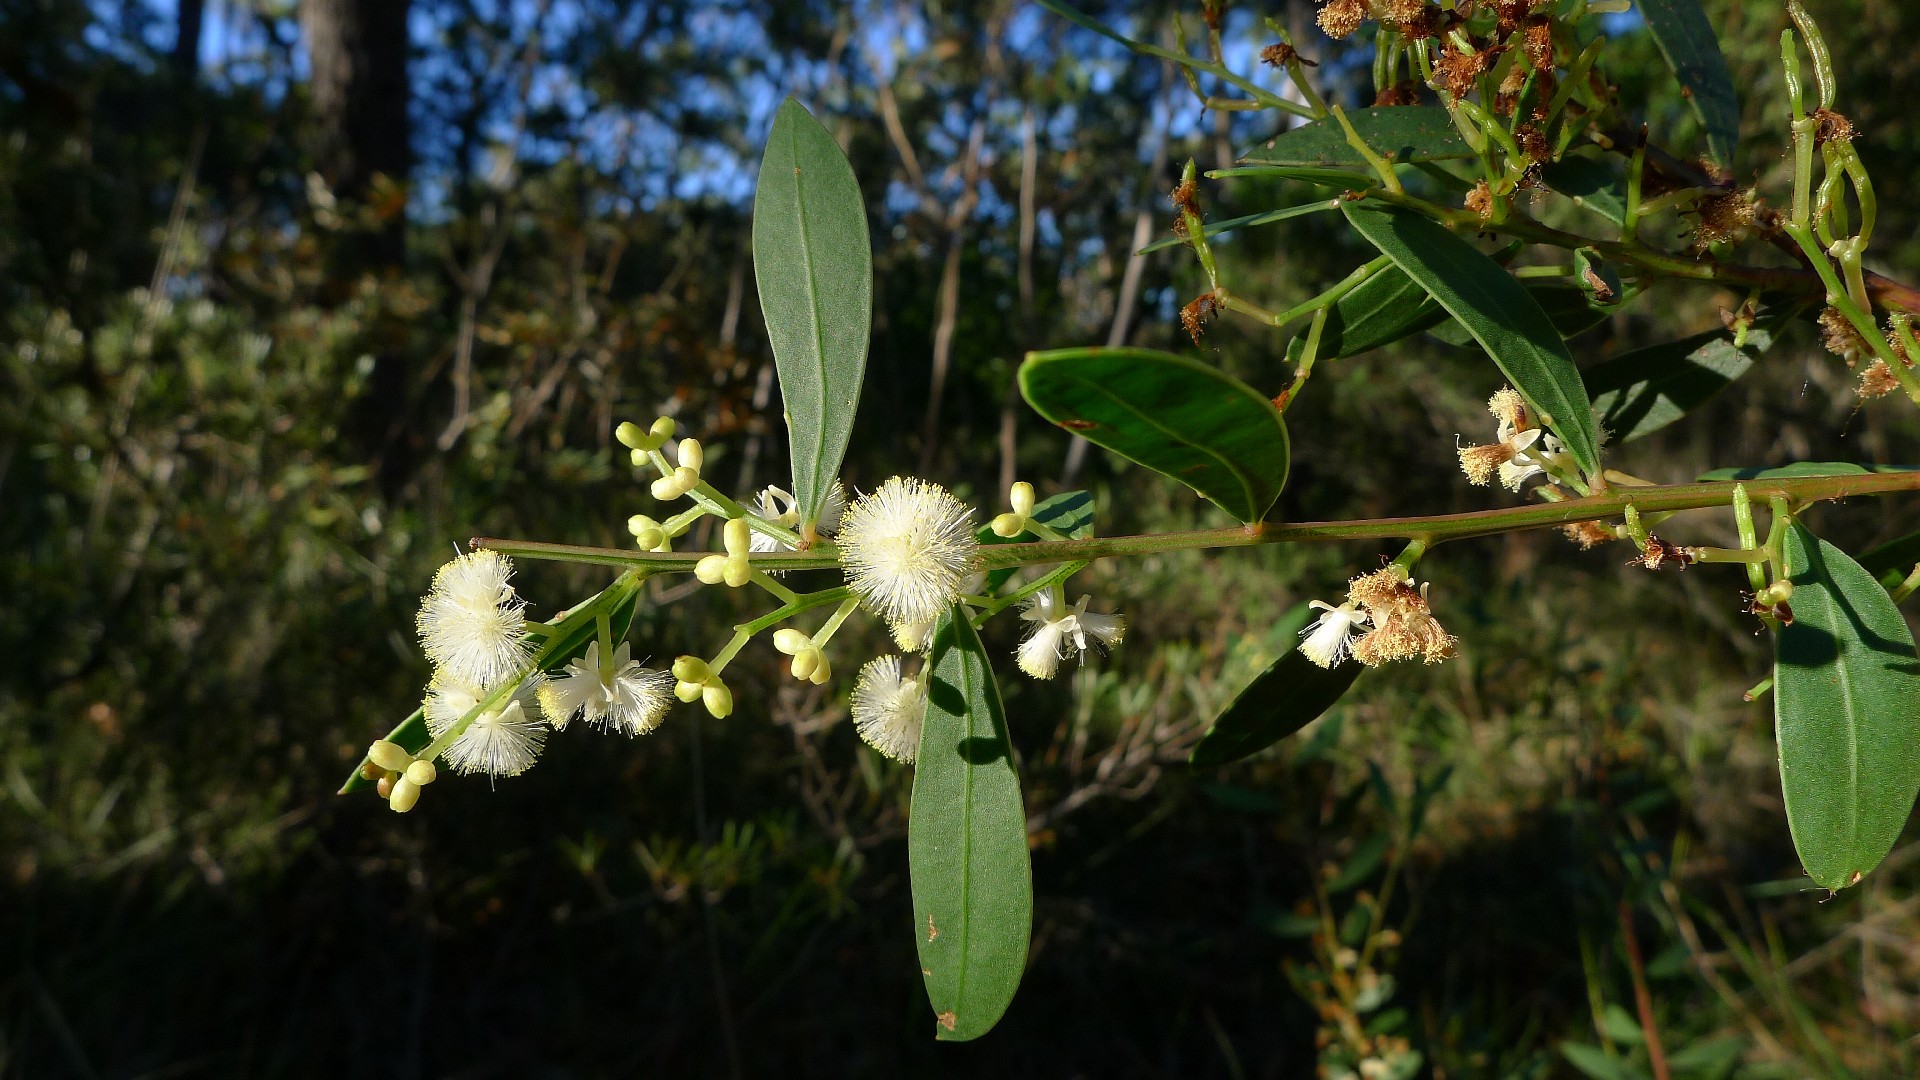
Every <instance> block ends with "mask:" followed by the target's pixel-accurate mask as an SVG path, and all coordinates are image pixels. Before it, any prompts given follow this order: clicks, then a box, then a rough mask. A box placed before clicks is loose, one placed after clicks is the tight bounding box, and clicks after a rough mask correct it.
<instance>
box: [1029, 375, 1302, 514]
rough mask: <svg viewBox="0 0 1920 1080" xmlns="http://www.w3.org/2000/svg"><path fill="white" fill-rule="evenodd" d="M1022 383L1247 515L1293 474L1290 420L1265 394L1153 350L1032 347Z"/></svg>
mask: <svg viewBox="0 0 1920 1080" xmlns="http://www.w3.org/2000/svg"><path fill="white" fill-rule="evenodd" d="M1020 391H1021V393H1023V394H1025V395H1026V398H1027V403H1028V404H1030V405H1032V406H1033V408H1034V410H1035V411H1036V412H1038V413H1039V414H1040V415H1041V416H1044V417H1046V418H1047V419H1048V420H1051V421H1053V422H1054V423H1056V424H1059V425H1060V426H1061V427H1064V428H1066V429H1068V430H1069V431H1074V432H1078V433H1079V434H1080V435H1082V436H1085V437H1086V439H1087V441H1088V442H1091V443H1095V444H1096V445H1099V446H1104V447H1106V448H1107V449H1109V450H1111V451H1113V452H1114V453H1116V454H1119V455H1120V456H1122V457H1124V458H1127V459H1129V460H1131V461H1135V462H1138V463H1140V464H1141V465H1145V466H1146V467H1147V468H1149V469H1152V470H1154V471H1155V472H1158V473H1160V474H1162V475H1164V476H1168V477H1171V478H1173V479H1175V480H1178V481H1180V482H1181V483H1183V484H1185V485H1187V486H1188V487H1190V488H1192V489H1193V490H1195V491H1197V492H1199V493H1200V494H1202V495H1204V496H1206V497H1207V498H1209V499H1211V500H1213V501H1214V502H1215V503H1216V504H1218V505H1219V506H1220V508H1221V509H1223V510H1225V511H1226V512H1227V513H1229V514H1232V515H1233V516H1234V517H1237V518H1239V519H1240V520H1241V521H1245V522H1255V521H1259V520H1260V519H1261V518H1262V517H1265V516H1266V513H1267V510H1268V509H1269V508H1271V507H1272V506H1273V503H1274V500H1275V499H1278V498H1279V497H1280V488H1281V487H1282V486H1283V485H1284V484H1286V482H1287V460H1288V458H1287V425H1286V423H1285V421H1283V420H1281V418H1280V410H1278V409H1276V408H1274V407H1273V402H1271V401H1269V400H1267V398H1266V396H1265V395H1263V394H1261V393H1260V391H1258V390H1255V389H1254V388H1253V387H1251V386H1248V385H1247V384H1246V383H1243V382H1241V381H1240V380H1239V379H1236V378H1234V377H1233V376H1231V375H1228V374H1226V373H1225V372H1222V371H1216V370H1215V369H1213V368H1210V367H1208V366H1207V365H1205V364H1202V363H1199V362H1198V361H1194V360H1188V359H1187V358H1185V357H1182V356H1174V355H1173V354H1171V353H1163V352H1154V351H1153V350H1151V349H1101V348H1087V349H1057V350H1055V351H1053V352H1036V353H1028V354H1027V359H1026V362H1025V363H1023V364H1021V365H1020Z"/></svg>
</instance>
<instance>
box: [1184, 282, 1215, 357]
mask: <svg viewBox="0 0 1920 1080" xmlns="http://www.w3.org/2000/svg"><path fill="white" fill-rule="evenodd" d="M1219 314H1220V302H1219V301H1218V300H1216V299H1214V296H1213V294H1212V293H1202V294H1201V295H1199V296H1197V297H1195V298H1194V300H1193V303H1191V304H1188V305H1187V306H1186V307H1183V308H1181V309H1180V325H1181V326H1184V327H1186V328H1187V334H1188V336H1190V337H1192V338H1193V343H1194V344H1195V345H1198V344H1200V338H1201V337H1202V336H1203V335H1204V334H1205V333H1206V332H1207V324H1208V323H1210V322H1212V321H1213V320H1214V317H1215V316H1217V315H1219Z"/></svg>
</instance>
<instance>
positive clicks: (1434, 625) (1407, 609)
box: [1300, 566, 1459, 668]
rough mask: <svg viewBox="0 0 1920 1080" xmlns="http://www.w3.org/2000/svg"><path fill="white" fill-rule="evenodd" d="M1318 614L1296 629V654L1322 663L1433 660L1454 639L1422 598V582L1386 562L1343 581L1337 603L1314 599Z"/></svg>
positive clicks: (1448, 650)
mask: <svg viewBox="0 0 1920 1080" xmlns="http://www.w3.org/2000/svg"><path fill="white" fill-rule="evenodd" d="M1311 606H1312V607H1314V608H1316V609H1318V610H1319V611H1320V613H1321V614H1320V617H1319V618H1318V619H1316V620H1314V622H1313V624H1312V625H1310V626H1308V627H1307V628H1306V629H1305V630H1302V631H1301V632H1300V637H1301V641H1300V655H1302V656H1304V657H1306V658H1307V659H1308V660H1310V661H1312V662H1313V663H1315V664H1317V665H1319V666H1320V667H1323V668H1332V667H1334V666H1335V665H1337V664H1339V663H1340V662H1342V661H1344V660H1346V659H1347V658H1348V657H1352V658H1353V659H1355V660H1358V661H1360V662H1361V663H1362V664H1365V665H1366V666H1368V667H1379V666H1380V665H1381V664H1384V663H1388V662H1390V661H1394V660H1414V659H1419V660H1424V661H1425V662H1427V663H1429V664H1437V663H1439V662H1440V661H1442V660H1445V659H1447V658H1448V657H1450V656H1452V655H1453V654H1454V651H1455V649H1456V648H1457V646H1458V645H1459V639H1458V638H1455V637H1454V636H1453V635H1452V634H1449V633H1447V632H1446V630H1445V629H1444V628H1442V627H1441V625H1440V623H1439V620H1437V619H1435V618H1434V617H1433V609H1432V608H1431V607H1430V606H1429V605H1428V603H1427V586H1426V585H1425V584H1421V585H1415V584H1414V583H1413V580H1412V578H1411V577H1410V576H1408V574H1407V572H1406V571H1405V570H1402V569H1401V568H1400V567H1398V566H1388V567H1384V568H1382V569H1379V570H1375V571H1374V572H1373V573H1371V574H1362V575H1360V576H1359V577H1356V578H1354V579H1353V580H1352V581H1350V582H1348V586H1347V602H1346V603H1344V604H1341V605H1340V606H1338V607H1335V606H1333V605H1332V604H1327V603H1322V602H1321V601H1318V600H1315V601H1313V602H1312V605H1311Z"/></svg>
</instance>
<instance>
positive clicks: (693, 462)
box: [680, 439, 707, 472]
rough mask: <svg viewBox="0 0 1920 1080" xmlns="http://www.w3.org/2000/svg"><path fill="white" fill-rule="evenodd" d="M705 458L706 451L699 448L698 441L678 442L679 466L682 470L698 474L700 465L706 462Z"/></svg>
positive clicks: (683, 440)
mask: <svg viewBox="0 0 1920 1080" xmlns="http://www.w3.org/2000/svg"><path fill="white" fill-rule="evenodd" d="M706 456H707V455H706V451H704V450H702V449H701V447H700V440H699V439H681V440H680V465H681V467H682V468H687V469H692V470H693V471H694V472H699V471H700V466H701V464H702V463H703V462H704V461H705V460H706Z"/></svg>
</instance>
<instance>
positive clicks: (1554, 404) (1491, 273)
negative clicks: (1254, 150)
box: [1341, 202, 1600, 476]
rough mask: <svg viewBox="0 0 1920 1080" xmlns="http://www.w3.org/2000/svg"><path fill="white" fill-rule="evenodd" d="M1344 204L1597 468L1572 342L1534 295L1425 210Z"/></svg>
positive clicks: (1592, 470) (1570, 446) (1588, 406)
mask: <svg viewBox="0 0 1920 1080" xmlns="http://www.w3.org/2000/svg"><path fill="white" fill-rule="evenodd" d="M1341 210H1342V212H1343V213H1345V214H1346V216H1347V221H1348V222H1350V223H1351V224H1352V225H1353V227H1354V229H1355V230H1356V231H1358V232H1359V233H1360V235H1362V236H1364V237H1366V238H1367V240H1368V241H1369V242H1371V243H1372V244H1373V246H1374V247H1377V248H1379V249H1380V250H1381V251H1382V252H1384V253H1385V254H1386V255H1387V256H1388V257H1389V258H1391V259H1392V260H1393V261H1394V264H1395V265H1397V266H1398V267H1400V269H1402V270H1404V271H1406V273H1407V276H1408V277H1411V278H1412V279H1413V280H1415V281H1417V282H1419V283H1420V284H1421V286H1422V287H1424V288H1425V289H1426V290H1427V292H1428V293H1429V294H1431V295H1432V296H1433V298H1434V299H1435V300H1438V301H1439V302H1440V306H1441V307H1444V308H1446V309H1447V313H1448V314H1450V315H1452V316H1453V317H1454V318H1455V319H1458V320H1459V321H1460V323H1461V325H1463V326H1465V327H1466V328H1467V330H1468V331H1469V332H1470V333H1471V334H1472V335H1473V337H1474V340H1476V341H1478V342H1479V343H1480V347H1481V348H1483V349H1485V350H1486V351H1487V355H1489V356H1491V357H1492V358H1493V362H1494V363H1495V364H1497V365H1499V367H1500V371H1501V372H1502V373H1503V374H1504V375H1506V377H1507V381H1508V382H1511V383H1512V384H1513V388H1514V389H1515V390H1518V391H1519V392H1520V396H1521V397H1522V398H1525V399H1526V402H1527V405H1528V407H1529V408H1530V409H1532V410H1533V412H1534V414H1535V415H1537V416H1538V417H1539V418H1540V419H1541V420H1542V421H1543V422H1544V423H1545V424H1546V425H1547V426H1548V427H1550V428H1552V429H1553V432H1554V434H1556V435H1558V436H1559V437H1560V441H1561V442H1562V443H1564V444H1565V445H1566V448H1567V453H1568V454H1570V455H1572V457H1573V460H1574V462H1575V463H1576V464H1578V465H1579V466H1580V468H1581V470H1582V471H1584V472H1585V473H1587V475H1589V476H1592V475H1596V474H1598V473H1599V471H1600V440H1599V436H1598V433H1597V431H1596V429H1595V427H1594V422H1593V405H1592V403H1591V402H1590V401H1589V400H1588V399H1587V390H1586V387H1585V386H1584V385H1582V384H1581V382H1580V372H1579V369H1577V368H1575V367H1574V366H1573V357H1572V356H1570V355H1568V353H1567V345H1566V342H1565V341H1563V340H1562V339H1561V336H1560V332H1559V331H1558V330H1557V329H1555V328H1554V325H1553V322H1552V321H1551V320H1550V319H1548V318H1547V315H1546V313H1545V312H1543V311H1541V310H1540V305H1539V303H1538V302H1537V301H1535V300H1534V299H1533V297H1532V295H1531V294H1530V293H1528V292H1527V290H1526V289H1525V288H1524V287H1522V286H1521V284H1520V283H1519V282H1518V281H1516V280H1514V278H1513V276H1512V275H1510V274H1508V273H1507V272H1506V271H1505V270H1503V269H1501V268H1500V265H1499V264H1498V263H1496V262H1494V261H1493V260H1492V259H1489V258H1487V257H1486V256H1485V255H1483V254H1481V253H1480V250H1479V249H1478V248H1475V247H1474V246H1473V245H1472V244H1469V243H1468V242H1466V241H1465V240H1463V239H1461V238H1460V237H1458V236H1455V235H1454V234H1453V233H1451V232H1448V231H1447V230H1446V228H1445V227H1443V226H1441V225H1439V224H1437V223H1435V222H1434V221H1432V220H1430V219H1428V218H1426V217H1423V216H1421V215H1419V214H1415V213H1413V212H1411V211H1407V210H1402V209H1400V208H1398V207H1393V206H1386V205H1381V204H1378V203H1370V202H1353V203H1348V204H1346V205H1345V206H1343V207H1342V208H1341Z"/></svg>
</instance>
